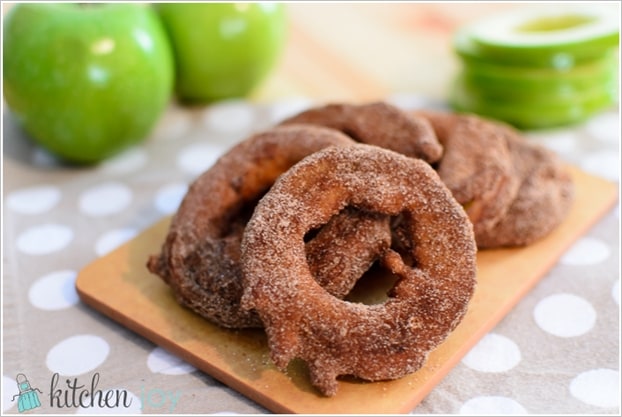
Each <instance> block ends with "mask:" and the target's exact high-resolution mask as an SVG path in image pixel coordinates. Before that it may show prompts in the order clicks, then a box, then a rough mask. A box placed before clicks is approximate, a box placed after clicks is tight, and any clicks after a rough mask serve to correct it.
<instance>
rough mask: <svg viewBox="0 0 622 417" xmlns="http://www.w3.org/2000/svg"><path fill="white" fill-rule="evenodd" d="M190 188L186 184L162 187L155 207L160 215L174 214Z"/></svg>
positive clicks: (157, 195)
mask: <svg viewBox="0 0 622 417" xmlns="http://www.w3.org/2000/svg"><path fill="white" fill-rule="evenodd" d="M187 191H188V186H187V185H186V184H185V183H176V184H168V185H165V186H163V187H161V188H160V189H159V190H158V192H157V194H156V198H155V206H156V208H157V209H158V211H159V212H160V213H163V214H173V213H174V212H176V211H177V208H178V207H179V204H180V203H181V201H182V200H183V198H184V196H185V195H186V192H187Z"/></svg>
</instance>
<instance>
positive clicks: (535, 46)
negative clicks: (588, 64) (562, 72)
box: [454, 5, 620, 68]
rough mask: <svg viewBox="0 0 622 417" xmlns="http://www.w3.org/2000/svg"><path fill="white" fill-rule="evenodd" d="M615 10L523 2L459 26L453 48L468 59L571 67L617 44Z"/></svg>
mask: <svg viewBox="0 0 622 417" xmlns="http://www.w3.org/2000/svg"><path fill="white" fill-rule="evenodd" d="M617 10H618V11H617V12H616V8H615V6H613V8H611V7H604V6H603V7H598V6H597V5H596V6H595V5H583V6H576V5H564V6H561V7H560V6H554V7H552V8H543V9H542V8H533V7H528V6H523V8H522V9H517V10H511V11H509V12H507V13H502V14H496V15H492V16H488V17H486V18H483V19H481V20H478V21H475V22H473V23H471V24H470V25H468V26H465V27H463V28H461V29H460V30H459V31H458V32H457V33H456V36H455V37H454V47H455V49H456V51H457V52H458V54H459V55H461V56H462V57H463V59H465V60H480V61H481V60H483V61H489V62H491V61H494V62H495V63H498V64H505V65H520V66H533V67H553V68H569V67H572V66H573V65H575V64H576V63H580V62H584V61H586V60H591V59H594V58H597V57H599V56H601V55H602V54H603V53H604V52H605V51H607V50H609V49H611V48H612V47H615V46H616V45H618V44H619V32H620V21H619V17H620V16H619V9H617Z"/></svg>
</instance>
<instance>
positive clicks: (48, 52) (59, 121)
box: [2, 3, 174, 163]
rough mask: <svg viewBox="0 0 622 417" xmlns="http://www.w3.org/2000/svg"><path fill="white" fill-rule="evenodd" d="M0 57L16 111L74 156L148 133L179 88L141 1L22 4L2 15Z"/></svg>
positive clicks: (102, 152)
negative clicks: (1, 48)
mask: <svg viewBox="0 0 622 417" xmlns="http://www.w3.org/2000/svg"><path fill="white" fill-rule="evenodd" d="M2 57H3V60H4V72H3V84H4V96H5V99H6V102H7V104H8V106H9V108H10V109H11V111H12V113H13V114H14V115H15V116H16V117H17V119H18V120H19V122H20V123H21V124H22V125H23V127H24V128H25V130H26V131H27V132H28V133H29V134H30V135H31V136H32V137H33V138H34V139H35V140H36V141H37V142H39V143H40V144H41V145H42V146H44V147H45V148H47V149H48V150H50V151H51V152H53V153H55V154H56V155H58V156H60V157H61V158H63V159H65V160H67V161H71V162H75V163H94V162H97V161H100V160H102V159H104V158H107V157H109V156H111V155H113V154H115V153H117V152H119V151H121V150H123V149H124V148H126V147H128V146H130V145H132V144H134V143H137V142H139V141H141V140H143V139H145V137H146V136H147V135H148V134H149V132H150V129H152V127H153V126H154V124H155V123H156V121H157V120H158V118H159V117H160V115H161V113H162V112H163V111H164V109H165V108H166V106H167V104H168V102H169V100H170V98H171V95H172V92H173V82H174V61H173V54H172V51H171V47H170V43H169V41H168V38H167V37H166V33H165V31H164V28H163V27H162V24H161V22H160V21H159V19H158V16H157V15H156V14H155V13H154V11H153V10H152V9H151V8H150V7H148V6H145V5H140V4H129V3H120V4H86V5H80V4H70V3H62V4H44V3H31V4H28V3H20V4H17V5H15V6H13V7H12V8H11V9H10V10H9V12H8V13H7V15H6V16H5V18H4V22H3V55H2Z"/></svg>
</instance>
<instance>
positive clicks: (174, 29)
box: [155, 3, 286, 102]
mask: <svg viewBox="0 0 622 417" xmlns="http://www.w3.org/2000/svg"><path fill="white" fill-rule="evenodd" d="M155 7H156V10H157V11H158V13H159V15H160V17H161V19H162V21H163V22H164V25H165V27H166V30H167V32H168V34H169V38H170V39H171V43H172V46H173V50H174V53H175V61H176V65H177V67H176V73H177V80H176V90H177V94H178V96H179V98H180V99H181V100H182V101H187V102H209V101H214V100H220V99H226V98H233V97H243V96H246V95H247V94H249V93H250V92H251V91H252V89H253V88H254V87H256V86H257V85H258V83H259V82H261V80H262V79H264V77H265V76H266V75H267V74H268V72H269V71H270V69H272V67H273V66H274V64H275V62H276V59H277V58H278V56H279V55H280V52H281V50H282V48H283V46H284V43H285V37H286V36H285V34H286V18H285V10H284V5H283V4H280V3H277V4H273V3H158V4H156V5H155Z"/></svg>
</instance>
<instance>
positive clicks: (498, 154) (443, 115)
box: [415, 111, 521, 240]
mask: <svg viewBox="0 0 622 417" xmlns="http://www.w3.org/2000/svg"><path fill="white" fill-rule="evenodd" d="M415 114H416V115H419V116H420V117H423V118H425V119H426V120H428V121H429V122H430V123H431V124H432V126H433V128H434V131H435V132H436V135H437V137H438V140H439V141H440V142H441V144H442V145H443V150H444V153H443V157H442V158H441V160H440V161H439V162H438V163H437V165H436V170H437V172H438V175H439V176H440V177H441V180H442V181H443V182H444V183H445V185H446V186H447V187H448V188H449V190H450V191H451V193H452V194H453V196H454V197H455V198H456V200H458V202H459V203H460V204H462V205H463V207H464V208H465V210H466V212H467V214H468V216H469V219H470V220H471V222H472V223H473V229H474V231H475V239H476V240H478V237H479V236H480V235H482V234H484V233H486V232H487V231H488V230H489V229H490V228H492V227H493V226H494V225H495V224H497V223H498V222H499V221H500V220H501V219H502V218H503V217H504V216H505V215H506V213H507V211H508V210H509V207H510V204H511V203H512V201H514V199H515V198H516V195H517V194H518V189H519V187H520V183H521V179H520V178H519V177H518V176H517V175H516V173H515V169H514V161H513V158H512V156H511V150H510V147H509V145H508V143H507V141H506V139H505V137H504V136H505V132H504V131H503V130H501V129H500V128H499V127H498V126H497V125H496V124H493V123H491V122H489V121H487V120H485V119H482V118H480V117H477V116H473V115H466V114H457V113H449V112H441V111H416V112H415Z"/></svg>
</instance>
